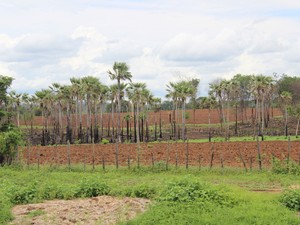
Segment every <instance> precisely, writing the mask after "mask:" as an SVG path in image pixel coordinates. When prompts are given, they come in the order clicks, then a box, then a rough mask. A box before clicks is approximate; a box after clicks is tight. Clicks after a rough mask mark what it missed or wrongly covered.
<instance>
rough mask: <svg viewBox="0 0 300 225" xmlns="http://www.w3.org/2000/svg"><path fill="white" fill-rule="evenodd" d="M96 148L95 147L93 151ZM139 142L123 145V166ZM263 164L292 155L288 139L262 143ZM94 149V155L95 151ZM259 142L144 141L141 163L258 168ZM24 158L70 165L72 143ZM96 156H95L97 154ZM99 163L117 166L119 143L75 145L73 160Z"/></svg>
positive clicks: (298, 145)
mask: <svg viewBox="0 0 300 225" xmlns="http://www.w3.org/2000/svg"><path fill="white" fill-rule="evenodd" d="M93 149H94V150H93ZM137 149H138V148H137V144H120V145H119V165H121V166H128V164H129V163H130V165H134V164H135V165H136V162H137V152H138V150H137ZM260 151H261V155H262V165H263V167H268V166H270V164H271V161H272V155H274V156H276V157H277V158H279V159H285V158H286V157H287V156H288V142H284V141H273V142H270V141H268V142H260ZM93 152H94V154H93ZM257 152H258V151H257V143H256V142H228V143H188V144H186V143H171V144H168V143H155V144H154V143H151V144H141V150H140V162H141V164H143V165H152V164H153V163H154V164H155V163H158V162H164V163H166V162H168V163H170V164H172V165H175V164H176V161H177V163H178V165H180V166H186V163H187V162H188V165H189V166H191V165H193V166H210V165H211V164H212V166H213V167H221V166H222V165H223V166H224V167H243V163H242V161H243V160H244V161H245V164H246V166H247V168H250V167H253V168H257V167H258V160H257V159H258V157H257V155H258V154H257ZM290 152H291V154H290V157H291V159H293V160H294V161H297V162H298V161H299V156H300V142H299V141H293V142H291V145H290ZM22 153H23V160H24V161H25V163H26V162H28V163H30V164H37V163H38V162H39V163H41V164H52V165H67V164H68V146H34V147H31V148H30V150H29V154H28V149H26V148H25V149H24V150H23V152H22ZM93 155H94V157H93ZM93 158H94V162H95V164H96V165H99V166H101V165H103V164H104V165H115V162H116V161H115V160H116V155H115V145H113V144H107V145H103V144H95V145H94V147H93V146H92V145H71V146H70V157H69V159H70V163H71V164H78V163H84V162H86V163H88V164H92V162H93Z"/></svg>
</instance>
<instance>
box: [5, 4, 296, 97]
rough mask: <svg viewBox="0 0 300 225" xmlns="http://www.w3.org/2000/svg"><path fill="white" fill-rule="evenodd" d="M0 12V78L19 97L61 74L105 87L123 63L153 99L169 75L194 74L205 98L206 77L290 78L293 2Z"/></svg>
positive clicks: (24, 7)
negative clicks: (9, 79) (10, 81)
mask: <svg viewBox="0 0 300 225" xmlns="http://www.w3.org/2000/svg"><path fill="white" fill-rule="evenodd" d="M0 5H1V8H0V27H1V33H2V34H0V46H1V48H0V74H3V73H5V74H8V75H9V74H11V75H13V76H14V77H15V78H16V80H15V81H14V88H17V89H19V90H26V89H28V90H37V89H39V88H45V87H48V86H49V84H51V83H52V82H54V81H56V82H67V81H68V79H69V78H70V77H71V76H84V75H95V76H97V77H99V78H100V79H101V81H102V82H104V83H109V82H110V80H109V78H108V76H107V73H106V71H107V70H108V69H111V67H112V65H113V63H114V61H124V62H127V63H128V64H129V66H130V68H131V71H132V73H133V79H134V81H140V82H146V83H147V85H148V87H149V88H150V89H151V90H152V91H153V92H154V93H155V94H158V95H161V96H164V95H165V84H166V83H168V82H169V81H171V80H174V79H176V75H177V74H181V75H191V74H192V75H193V76H197V77H198V78H200V80H201V83H200V85H202V86H201V89H202V90H206V89H207V85H208V83H209V82H211V81H212V80H213V79H215V78H218V77H227V78H230V77H231V76H233V75H234V74H236V73H247V74H252V73H266V74H272V73H273V72H277V73H279V74H280V73H290V74H293V75H294V74H299V71H300V65H299V61H300V58H299V51H300V38H299V37H300V30H299V29H297V28H298V27H299V26H300V16H299V15H300V2H298V1H294V0H285V1H283V0H275V1H274V0H266V1H261V0H260V1H258V0H253V1H251V2H250V1H247V2H246V1H235V0H224V1H218V0H211V1H204V0H200V1H196V0H187V1H181V0H174V1H173V0H162V1H158V0H154V1H120V0H117V1H108V0H105V1H98V2H95V1H92V0H87V1H84V0H74V1H71V0H66V1H58V0H53V1H51V3H49V1H43V0H42V1H36V0H28V1H26V3H25V2H21V1H18V0H3V1H1V3H0ZM12 15H13V16H12ZM201 94H205V93H203V92H201Z"/></svg>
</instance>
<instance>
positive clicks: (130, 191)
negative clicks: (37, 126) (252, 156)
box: [0, 165, 300, 224]
mask: <svg viewBox="0 0 300 225" xmlns="http://www.w3.org/2000/svg"><path fill="white" fill-rule="evenodd" d="M91 170H92V168H91V167H87V168H86V172H84V171H83V167H82V165H76V166H72V167H71V171H68V168H67V167H65V166H64V167H63V166H61V167H59V168H54V167H50V166H43V167H41V168H40V170H37V168H36V167H35V166H31V167H30V168H29V169H26V168H22V167H18V168H13V167H2V168H0V224H6V223H8V222H9V221H10V220H11V219H12V215H11V213H10V209H11V207H12V206H13V205H14V204H20V203H24V204H25V203H33V202H41V201H43V200H48V199H54V198H56V199H57V198H58V199H72V198H76V197H87V196H94V195H99V194H100V195H101V194H108V195H112V196H120V197H122V196H131V197H146V198H150V199H152V200H153V204H152V206H151V207H150V209H149V210H148V211H147V212H146V213H144V214H141V215H139V216H138V217H137V218H136V219H134V220H132V221H129V222H124V223H123V224H300V220H299V218H298V217H297V213H296V212H295V211H291V210H288V209H287V208H286V207H285V206H284V205H283V204H282V203H281V202H280V201H279V199H280V196H281V194H280V193H279V194H278V193H268V192H264V193H260V192H253V191H251V190H269V189H278V188H280V189H286V188H287V187H289V186H290V185H299V184H300V180H299V177H298V176H295V175H291V174H286V175H282V174H274V173H272V172H271V171H255V170H254V171H252V172H248V173H245V172H244V171H243V170H242V169H237V168H227V169H223V170H222V169H212V170H210V169H208V168H202V169H201V170H200V171H199V169H198V168H190V169H189V170H186V169H184V168H181V167H180V168H178V169H176V168H175V167H170V169H169V170H168V171H166V170H165V167H163V166H161V165H156V166H155V167H154V168H152V167H142V168H141V169H137V168H135V167H133V168H132V169H127V168H123V167H122V168H120V169H119V170H116V169H114V168H113V167H109V166H108V167H106V169H105V170H102V168H101V167H96V170H95V171H94V172H92V171H91ZM42 213H43V212H33V215H32V216H33V217H34V216H36V215H39V214H42Z"/></svg>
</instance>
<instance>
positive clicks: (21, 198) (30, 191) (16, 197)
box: [10, 183, 37, 204]
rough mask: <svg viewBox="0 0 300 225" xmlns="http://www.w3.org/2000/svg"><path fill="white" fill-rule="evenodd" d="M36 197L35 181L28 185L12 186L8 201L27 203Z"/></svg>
mask: <svg viewBox="0 0 300 225" xmlns="http://www.w3.org/2000/svg"><path fill="white" fill-rule="evenodd" d="M36 198H37V188H36V183H34V184H33V185H31V186H29V187H23V188H21V187H19V188H12V190H11V198H10V201H11V203H13V204H27V203H31V202H33V200H34V199H36Z"/></svg>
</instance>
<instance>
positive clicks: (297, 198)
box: [279, 189, 300, 211]
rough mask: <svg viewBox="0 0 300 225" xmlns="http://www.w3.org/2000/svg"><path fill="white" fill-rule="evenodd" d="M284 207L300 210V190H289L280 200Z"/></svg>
mask: <svg viewBox="0 0 300 225" xmlns="http://www.w3.org/2000/svg"><path fill="white" fill-rule="evenodd" d="M279 201H280V202H281V203H282V204H283V205H284V206H286V207H288V208H289V209H292V210H297V211H299V210H300V190H299V189H295V190H287V191H285V192H284V193H283V194H282V195H281V197H280V200H279Z"/></svg>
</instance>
